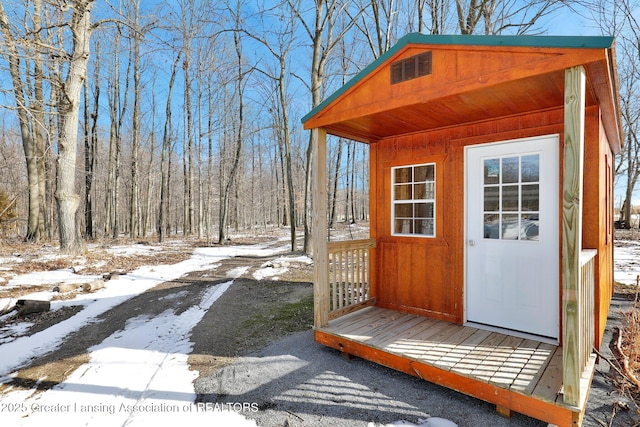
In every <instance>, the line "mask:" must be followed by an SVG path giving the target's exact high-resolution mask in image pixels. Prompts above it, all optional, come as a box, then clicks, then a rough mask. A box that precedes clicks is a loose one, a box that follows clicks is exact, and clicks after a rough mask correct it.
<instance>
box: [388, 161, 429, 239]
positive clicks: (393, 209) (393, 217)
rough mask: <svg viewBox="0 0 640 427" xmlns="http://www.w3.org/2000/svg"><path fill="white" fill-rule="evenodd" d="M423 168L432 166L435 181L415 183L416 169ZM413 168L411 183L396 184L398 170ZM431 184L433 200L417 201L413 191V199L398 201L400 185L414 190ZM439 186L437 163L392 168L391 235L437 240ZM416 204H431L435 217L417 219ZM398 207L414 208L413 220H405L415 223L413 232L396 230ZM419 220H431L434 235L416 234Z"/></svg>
mask: <svg viewBox="0 0 640 427" xmlns="http://www.w3.org/2000/svg"><path fill="white" fill-rule="evenodd" d="M422 166H431V167H433V180H424V181H415V180H414V179H415V169H416V168H419V167H422ZM408 168H411V181H408V182H400V183H396V171H397V170H398V169H408ZM429 183H430V184H431V185H432V186H433V194H432V196H433V197H431V198H423V199H416V198H414V196H415V195H414V194H413V191H412V194H411V198H410V199H400V200H396V188H398V187H399V186H400V185H407V184H410V185H411V186H412V188H413V186H414V185H415V184H425V185H426V184H429ZM437 186H438V168H437V163H436V162H435V161H432V162H425V163H416V164H403V165H398V166H393V167H391V206H390V209H391V230H390V231H391V235H392V236H397V237H417V238H424V239H436V238H437V237H438V229H437V224H438V221H437V216H438V211H437V208H438V203H437V194H438V191H437ZM416 204H427V205H429V204H431V206H432V212H433V216H432V217H417V216H416V213H415V205H416ZM397 205H411V206H412V207H413V214H412V216H411V218H405V217H403V218H405V219H410V220H411V221H413V225H414V227H413V230H414V231H413V232H410V233H398V232H396V228H395V222H396V206H397ZM417 219H425V220H431V221H433V226H432V229H433V233H432V234H422V233H416V232H415V221H416V220H417Z"/></svg>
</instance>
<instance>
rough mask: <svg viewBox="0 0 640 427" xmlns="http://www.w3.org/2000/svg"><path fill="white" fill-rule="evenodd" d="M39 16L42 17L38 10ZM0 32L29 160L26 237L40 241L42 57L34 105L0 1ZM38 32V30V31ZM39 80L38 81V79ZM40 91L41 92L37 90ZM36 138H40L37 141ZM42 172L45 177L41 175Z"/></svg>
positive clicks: (42, 151) (41, 223)
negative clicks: (30, 100)
mask: <svg viewBox="0 0 640 427" xmlns="http://www.w3.org/2000/svg"><path fill="white" fill-rule="evenodd" d="M39 5H40V2H38V1H36V2H35V5H34V8H35V9H36V10H37V9H39ZM37 15H38V19H39V15H40V14H39V13H38V14H37ZM0 31H1V32H2V37H3V41H4V44H5V48H6V49H7V51H8V53H7V55H6V56H7V61H8V63H9V73H10V75H11V82H12V85H13V94H14V96H15V99H16V106H17V113H18V122H19V124H20V135H21V138H22V146H23V149H24V154H25V159H26V163H27V181H28V188H29V208H28V209H29V210H28V219H27V234H26V236H25V240H27V241H34V240H35V241H37V240H40V238H41V237H43V235H44V226H43V225H44V216H43V215H42V214H43V213H44V206H43V205H42V204H43V202H44V198H43V197H44V194H42V192H43V191H44V182H45V181H44V179H45V177H44V172H45V168H44V140H43V132H42V130H43V129H42V127H43V126H44V110H43V108H44V102H43V101H42V99H40V98H38V97H39V96H40V97H41V96H42V91H41V89H42V79H43V75H42V67H41V64H40V62H39V61H40V60H37V61H36V65H35V69H34V72H35V79H36V82H35V90H36V93H37V95H36V99H35V100H34V103H33V106H34V107H35V108H34V107H32V108H29V107H28V105H30V103H29V102H27V99H26V97H25V93H26V92H27V90H28V86H27V82H26V81H25V80H24V79H23V78H22V76H21V74H20V54H19V52H18V46H17V43H18V42H17V41H16V39H15V37H14V36H13V34H12V33H11V28H10V26H9V21H8V19H7V15H6V13H5V10H4V4H3V3H0ZM36 33H37V31H36ZM38 80H39V81H38ZM38 92H39V93H38ZM31 117H35V118H36V120H37V119H40V120H42V121H41V122H40V123H33V122H34V121H36V120H34V121H32V120H31V119H30V118H31ZM37 138H41V140H40V141H38V139H37ZM41 175H42V176H41Z"/></svg>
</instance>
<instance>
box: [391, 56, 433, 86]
mask: <svg viewBox="0 0 640 427" xmlns="http://www.w3.org/2000/svg"><path fill="white" fill-rule="evenodd" d="M428 74H431V52H425V53H421V54H420V55H415V56H412V57H410V58H406V59H402V60H400V61H396V62H394V63H392V64H391V84H396V83H400V82H405V81H407V80H411V79H415V78H417V77H422V76H426V75H428Z"/></svg>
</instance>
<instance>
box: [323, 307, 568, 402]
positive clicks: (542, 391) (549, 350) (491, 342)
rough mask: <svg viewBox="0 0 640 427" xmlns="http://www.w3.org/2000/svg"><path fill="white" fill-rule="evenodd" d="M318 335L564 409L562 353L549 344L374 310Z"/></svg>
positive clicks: (337, 322) (353, 315) (345, 318)
mask: <svg viewBox="0 0 640 427" xmlns="http://www.w3.org/2000/svg"><path fill="white" fill-rule="evenodd" d="M320 331H322V332H326V333H329V334H331V335H332V336H335V337H341V338H338V339H339V340H340V339H342V338H344V339H348V340H351V341H352V342H354V343H356V344H357V345H364V346H366V347H368V348H373V349H375V350H376V351H383V352H385V353H387V354H389V355H391V356H393V357H402V358H405V359H408V360H409V361H415V363H420V364H422V365H420V366H424V367H428V366H431V367H433V368H437V369H439V370H441V371H442V372H448V373H451V374H452V375H459V376H460V378H465V380H464V381H477V382H479V383H482V384H487V386H489V387H498V389H500V390H504V391H505V392H506V393H510V392H514V393H518V394H519V395H521V396H525V397H527V396H528V397H532V398H535V399H539V400H540V401H542V402H546V403H545V404H553V405H558V407H562V395H561V387H562V348H561V347H558V346H555V345H552V344H547V343H543V342H540V341H536V340H533V339H524V338H518V337H514V336H511V335H507V334H503V333H499V332H491V331H487V330H484V329H479V328H476V327H467V326H462V325H457V324H453V323H449V322H445V321H442V320H436V319H430V318H426V317H422V316H418V315H413V314H406V313H400V312H396V311H393V310H388V309H382V308H379V307H373V306H372V307H367V308H364V309H362V310H359V311H356V312H353V313H349V314H347V315H345V316H342V317H340V318H338V319H334V320H332V321H330V322H329V325H328V326H327V327H325V328H320ZM336 342H337V343H343V341H336ZM342 346H343V344H338V347H339V348H342ZM358 348H361V347H358ZM376 354H378V353H376ZM410 363H414V362H410ZM410 366H412V365H410ZM413 369H414V370H415V368H413ZM421 369H430V368H421ZM416 372H417V371H416ZM559 396H560V397H559ZM478 397H481V398H483V396H478Z"/></svg>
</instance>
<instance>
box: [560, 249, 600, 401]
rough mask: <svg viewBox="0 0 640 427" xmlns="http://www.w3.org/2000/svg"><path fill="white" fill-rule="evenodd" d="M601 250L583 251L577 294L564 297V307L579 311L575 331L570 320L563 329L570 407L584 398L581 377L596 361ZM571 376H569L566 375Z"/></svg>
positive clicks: (565, 384)
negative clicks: (597, 272) (597, 271)
mask: <svg viewBox="0 0 640 427" xmlns="http://www.w3.org/2000/svg"><path fill="white" fill-rule="evenodd" d="M597 254H598V251H597V250H595V249H584V250H582V252H581V253H580V281H579V284H578V286H579V288H578V294H577V295H571V296H569V297H568V298H567V297H565V304H570V305H572V306H573V307H575V308H573V309H572V310H569V312H573V311H574V310H576V311H577V313H575V314H576V317H577V319H576V320H577V324H576V328H575V329H574V328H571V327H569V322H568V319H565V326H564V327H563V328H562V329H563V338H562V339H563V342H562V346H563V351H564V352H565V354H564V356H563V360H564V363H565V365H568V366H565V367H564V372H565V376H564V391H565V396H564V401H565V403H567V404H570V405H573V406H578V405H579V403H580V402H581V400H582V399H583V398H584V397H585V396H584V395H583V393H585V392H584V391H583V390H582V388H581V385H580V382H581V379H582V375H583V374H584V372H585V369H586V367H587V365H588V364H589V363H590V361H591V360H592V359H593V356H592V353H593V351H592V349H593V343H594V336H595V335H594V334H595V329H594V328H595V319H594V315H595V306H594V299H595V259H596V255H597ZM568 373H569V375H567V374H568Z"/></svg>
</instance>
